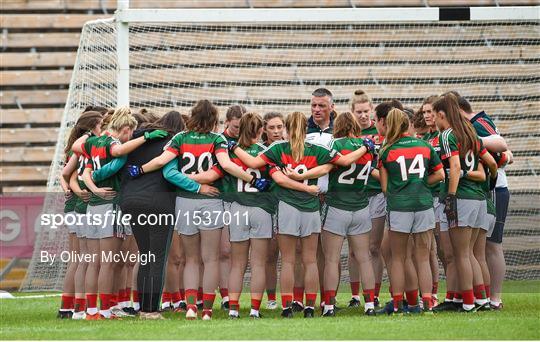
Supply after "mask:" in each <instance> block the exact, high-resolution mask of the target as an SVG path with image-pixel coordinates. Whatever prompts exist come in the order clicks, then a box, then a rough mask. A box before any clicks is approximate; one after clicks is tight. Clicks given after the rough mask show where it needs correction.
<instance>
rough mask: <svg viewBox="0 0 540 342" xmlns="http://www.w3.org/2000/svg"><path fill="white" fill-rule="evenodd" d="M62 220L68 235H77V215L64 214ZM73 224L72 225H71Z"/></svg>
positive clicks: (71, 213) (73, 213)
mask: <svg viewBox="0 0 540 342" xmlns="http://www.w3.org/2000/svg"><path fill="white" fill-rule="evenodd" d="M68 216H69V217H68ZM64 219H65V222H66V227H67V229H68V232H69V233H70V234H77V230H78V226H77V221H78V220H77V213H76V212H74V211H70V212H67V213H64ZM72 223H73V224H72Z"/></svg>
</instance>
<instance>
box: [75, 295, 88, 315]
mask: <svg viewBox="0 0 540 342" xmlns="http://www.w3.org/2000/svg"><path fill="white" fill-rule="evenodd" d="M85 310H86V299H84V298H75V312H81V311H85Z"/></svg>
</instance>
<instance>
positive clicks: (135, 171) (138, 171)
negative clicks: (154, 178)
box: [127, 165, 144, 178]
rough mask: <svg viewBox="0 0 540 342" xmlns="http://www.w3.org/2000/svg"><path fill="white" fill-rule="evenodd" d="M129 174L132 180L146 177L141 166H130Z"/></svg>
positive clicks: (128, 167)
mask: <svg viewBox="0 0 540 342" xmlns="http://www.w3.org/2000/svg"><path fill="white" fill-rule="evenodd" d="M127 172H128V174H129V176H130V177H131V178H137V177H140V176H142V175H144V171H143V169H142V167H141V166H139V165H128V166H127Z"/></svg>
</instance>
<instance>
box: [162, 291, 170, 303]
mask: <svg viewBox="0 0 540 342" xmlns="http://www.w3.org/2000/svg"><path fill="white" fill-rule="evenodd" d="M171 297H172V294H171V293H170V292H163V294H162V295H161V303H166V302H169V303H170V302H171Z"/></svg>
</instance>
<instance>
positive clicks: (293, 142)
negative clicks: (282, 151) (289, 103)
mask: <svg viewBox="0 0 540 342" xmlns="http://www.w3.org/2000/svg"><path fill="white" fill-rule="evenodd" d="M285 128H286V129H287V134H288V136H289V145H290V146H291V152H292V157H293V159H294V160H295V161H296V162H299V161H300V160H301V159H302V158H304V141H305V139H306V131H307V118H306V116H305V115H304V113H300V112H294V113H292V114H289V115H288V116H287V120H286V121H285Z"/></svg>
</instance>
